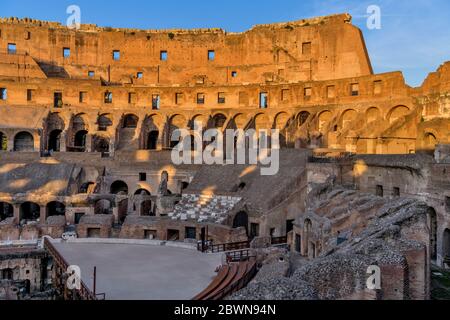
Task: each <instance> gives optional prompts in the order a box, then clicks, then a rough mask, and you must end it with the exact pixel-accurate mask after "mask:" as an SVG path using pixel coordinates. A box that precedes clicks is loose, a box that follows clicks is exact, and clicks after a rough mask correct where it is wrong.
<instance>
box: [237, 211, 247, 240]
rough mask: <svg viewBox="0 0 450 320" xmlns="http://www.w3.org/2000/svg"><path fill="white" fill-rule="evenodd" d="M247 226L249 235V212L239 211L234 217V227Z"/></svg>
mask: <svg viewBox="0 0 450 320" xmlns="http://www.w3.org/2000/svg"><path fill="white" fill-rule="evenodd" d="M240 227H243V228H245V231H246V232H247V235H248V213H247V212H245V211H239V212H238V213H237V214H236V215H235V216H234V219H233V228H240Z"/></svg>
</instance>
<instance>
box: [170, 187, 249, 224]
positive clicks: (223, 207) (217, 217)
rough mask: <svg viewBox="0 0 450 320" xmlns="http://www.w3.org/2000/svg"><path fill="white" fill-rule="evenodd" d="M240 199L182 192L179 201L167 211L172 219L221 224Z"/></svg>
mask: <svg viewBox="0 0 450 320" xmlns="http://www.w3.org/2000/svg"><path fill="white" fill-rule="evenodd" d="M241 200H242V198H240V197H231V196H219V195H197V194H183V196H182V199H181V201H180V203H178V204H177V205H176V206H175V210H174V211H173V212H171V213H169V217H170V218H172V220H181V221H187V220H196V221H197V222H199V223H202V222H211V223H217V224H223V223H224V222H225V220H226V218H227V217H228V213H229V212H230V211H231V210H233V208H234V207H235V206H236V205H237V204H238V203H239V202H240V201H241Z"/></svg>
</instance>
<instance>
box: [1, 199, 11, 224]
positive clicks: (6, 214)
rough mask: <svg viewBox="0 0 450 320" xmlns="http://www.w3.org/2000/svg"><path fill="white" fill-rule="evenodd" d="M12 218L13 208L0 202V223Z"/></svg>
mask: <svg viewBox="0 0 450 320" xmlns="http://www.w3.org/2000/svg"><path fill="white" fill-rule="evenodd" d="M12 217H14V208H13V206H12V205H11V204H9V203H6V202H0V221H3V220H5V219H8V218H12Z"/></svg>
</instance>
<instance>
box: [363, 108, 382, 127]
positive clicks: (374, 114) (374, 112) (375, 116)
mask: <svg viewBox="0 0 450 320" xmlns="http://www.w3.org/2000/svg"><path fill="white" fill-rule="evenodd" d="M380 118H381V112H380V110H379V109H378V108H375V107H372V108H369V109H367V112H366V122H367V124H369V123H372V122H375V121H377V120H379V119H380Z"/></svg>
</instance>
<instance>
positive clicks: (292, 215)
mask: <svg viewBox="0 0 450 320" xmlns="http://www.w3.org/2000/svg"><path fill="white" fill-rule="evenodd" d="M449 94H450V63H445V64H443V65H442V66H441V67H440V68H439V69H438V70H437V71H436V72H433V73H431V74H430V75H429V76H428V77H427V79H425V81H424V83H423V84H422V86H421V87H418V88H412V87H410V86H408V85H407V84H406V83H405V80H404V78H403V75H402V73H401V72H390V73H384V74H374V72H373V70H372V67H371V63H370V60H369V57H368V54H367V50H366V46H365V43H364V39H363V37H362V33H361V31H360V30H359V29H358V28H356V27H355V26H353V25H352V24H351V17H350V16H349V15H335V16H328V17H321V18H314V19H308V20H300V21H294V22H288V23H281V24H271V25H260V26H255V27H253V28H252V29H251V30H248V31H246V32H243V33H227V32H225V31H223V30H220V29H202V30H166V31H154V30H130V29H113V28H100V27H97V26H94V25H82V26H81V29H80V30H71V29H68V28H66V27H64V26H61V25H60V24H57V23H50V22H44V21H35V20H30V19H23V20H18V19H15V18H13V19H11V18H10V19H2V20H0V115H1V116H0V240H14V239H36V238H39V237H41V236H42V235H51V236H52V237H60V236H61V235H62V234H63V233H64V232H65V231H69V230H75V231H77V233H78V236H80V237H122V238H135V239H139V238H140V239H142V238H147V239H153V238H157V239H164V240H186V241H195V240H198V239H200V237H201V234H202V232H204V231H205V229H204V228H206V227H208V237H209V239H211V240H214V241H215V242H216V243H217V242H234V241H242V240H246V239H247V237H249V238H255V237H256V238H257V237H269V236H272V237H278V236H285V235H286V234H288V235H289V237H290V242H291V244H292V246H293V248H292V249H295V248H297V249H298V250H297V251H299V253H300V254H302V255H304V256H306V257H309V258H311V259H314V258H316V257H318V256H320V255H321V253H322V249H321V248H323V249H324V250H325V248H326V249H331V247H332V246H329V245H328V244H327V241H328V240H329V239H335V238H336V237H337V235H336V232H337V231H339V232H343V233H346V234H347V233H349V232H350V233H351V231H352V230H351V229H352V226H354V224H353V222H354V221H355V219H356V220H357V221H358V223H359V224H358V228H360V229H361V230H357V231H355V230H353V232H355V234H356V233H357V232H360V231H362V229H364V228H365V227H367V223H366V222H367V221H368V220H370V219H369V218H367V217H365V216H364V214H361V212H358V211H357V210H356V211H355V212H354V213H353V214H354V216H350V217H347V218H348V221H347V223H348V225H345V226H340V227H339V228H338V227H335V228H334V229H332V230H328V229H327V230H325V231H324V230H322V226H323V223H325V222H326V223H331V224H333V223H334V222H333V219H332V218H330V217H328V214H329V212H328V211H327V210H325V209H324V210H325V211H324V212H322V214H323V215H321V214H317V213H316V214H315V215H313V217H314V218H317V221H312V223H313V226H312V227H311V228H315V229H314V232H316V236H315V238H314V239H313V240H311V241H309V240H308V241H307V242H305V241H306V240H305V238H304V237H302V238H300V239H301V241H303V242H302V243H296V240H298V239H297V238H296V236H302V232H303V231H302V230H304V229H305V225H304V223H305V221H307V219H308V215H309V214H311V212H309V210H311V205H312V201H313V200H314V199H311V198H308V197H310V195H309V192H310V191H311V190H312V187H311V186H312V184H314V183H324V182H325V181H326V180H327V179H328V178H330V177H331V176H335V177H337V181H338V183H339V184H342V185H345V186H346V187H347V188H348V187H349V186H350V189H352V190H360V191H362V192H370V193H374V194H375V195H376V196H378V197H391V196H392V197H397V196H399V195H401V196H407V197H410V198H415V199H419V200H422V201H424V202H425V203H426V204H427V205H428V206H429V207H430V208H431V209H433V210H434V212H435V214H434V215H431V214H430V216H429V217H432V219H434V220H432V221H431V222H430V226H429V230H427V231H426V232H425V231H424V233H421V232H420V231H419V234H418V235H417V237H415V236H414V237H412V238H413V239H414V241H416V240H417V239H418V238H420V239H422V240H423V239H424V237H425V238H426V237H429V238H430V243H425V244H424V243H422V244H417V248H418V249H417V252H418V255H421V254H423V253H424V250H425V251H427V252H428V251H429V252H428V253H427V254H426V255H425V256H426V259H428V260H427V261H430V260H432V261H434V263H436V264H438V265H440V266H448V259H449V257H450V251H449V248H450V242H449V241H450V233H449V231H448V230H449V228H450V221H449V219H448V207H449V206H450V202H449V200H448V199H449V197H450V188H449V186H448V184H447V183H446V182H445V181H443V180H442V179H443V178H442V177H444V176H448V172H450V171H448V169H447V165H446V163H448V162H449V161H448V157H449V156H448V155H449V154H450V152H449V150H448V147H446V146H445V144H449V143H450V135H449V128H450V98H449V97H450V96H449ZM194 124H202V126H203V127H204V128H205V129H206V128H218V129H220V130H225V129H228V128H229V129H237V128H239V129H279V130H280V132H281V147H282V150H281V159H280V172H279V173H278V174H277V175H276V176H273V177H263V176H260V175H259V170H257V168H256V169H255V167H253V166H244V165H242V166H239V165H235V166H206V165H173V164H172V161H171V158H170V149H171V148H172V147H173V146H174V143H173V142H171V141H170V137H171V134H172V133H173V131H174V130H175V129H177V128H185V129H189V130H193V128H194ZM437 145H439V148H437V149H436V146H437ZM435 149H436V155H435V158H434V159H433V158H431V157H429V156H427V155H423V156H421V155H410V154H416V153H417V154H421V153H424V154H428V153H430V154H431V153H433V152H434V151H435ZM311 150H312V151H311ZM313 153H314V155H315V156H316V158H310V156H311V155H312V154H313ZM347 154H359V156H358V157H361V158H357V160H358V159H359V160H358V161H357V160H353V158H351V157H350V158H346V157H344V159H343V160H342V161H339V160H338V161H336V162H335V161H331V160H329V159H327V158H320V157H324V156H325V157H326V156H333V157H336V156H338V158H339V157H340V156H342V155H347ZM382 155H385V157H389V156H390V157H392V158H383V156H382ZM380 157H381V158H380ZM383 159H384V160H383ZM386 159H388V160H386ZM411 159H413V160H411ZM390 161H392V162H391V163H387V162H390ZM410 161H413V162H414V161H416V163H414V165H411V164H409V162H410ZM417 167H419V168H417ZM418 172H419V173H418ZM408 174H411V176H408ZM444 180H445V179H444ZM386 184H388V185H386ZM383 188H384V190H386V189H387V188H389V190H390V191H389V192H390V193H392V194H389V195H387V194H386V192H384V193H383ZM354 196H355V197H357V196H356V195H354ZM371 201H372V200H371ZM373 201H374V203H376V202H377V201H376V200H373ZM372 209H374V210H375V209H376V208H375V207H374V208H372ZM431 209H430V210H431ZM430 212H431V211H430ZM364 213H366V214H368V212H364ZM371 213H373V212H371ZM369 215H370V214H369ZM355 216H357V218H355ZM327 219H328V220H327ZM430 219H431V218H430ZM330 221H331V222H330ZM314 222H318V224H317V225H315V224H314ZM423 222H424V220H423V219H422V220H421V221H420V223H423ZM434 225H437V226H439V227H433V226H434ZM338 229H339V230H338ZM421 237H422V238H421ZM406 238H407V237H406ZM346 239H347V240H348V239H349V238H346ZM407 239H409V238H407ZM333 241H334V240H333ZM408 248H409V247H408ZM402 250H403V249H402ZM402 250H400V249H399V252H402V253H404V251H402ZM405 250H406V249H405ZM294 251H295V250H294ZM350 251H351V250H350ZM350 251H349V252H350ZM349 252H347V253H349ZM350 253H351V252H350ZM421 257H422V256H421ZM419 264H420V263H419ZM422 267H424V268H428V262H426V263H425V266H422ZM420 268H421V267H420V266H419V267H417V270H419V271H418V272H419V273H420V272H421V273H420V276H421V277H422V278H423V279H425V281H427V280H426V278H427V277H428V276H429V273H428V272H427V271H426V270H425V271H423V270H422V271H423V272H422V271H421V269H420ZM399 272H400V273H402V272H403V271H401V270H400V271H399ZM403 276H405V274H403V273H402V277H403ZM417 288H418V289H417V290H419V291H420V293H417V292H416V293H414V292H413V293H411V292H405V293H404V295H403V296H401V294H399V297H400V296H401V297H402V298H403V297H407V296H411V295H413V296H414V297H415V298H426V297H427V296H428V295H429V288H428V285H427V284H426V283H420V284H418V285H417ZM350 291H351V290H349V292H350ZM319 296H320V295H319ZM347 297H348V296H347ZM391 297H392V296H391Z"/></svg>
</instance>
